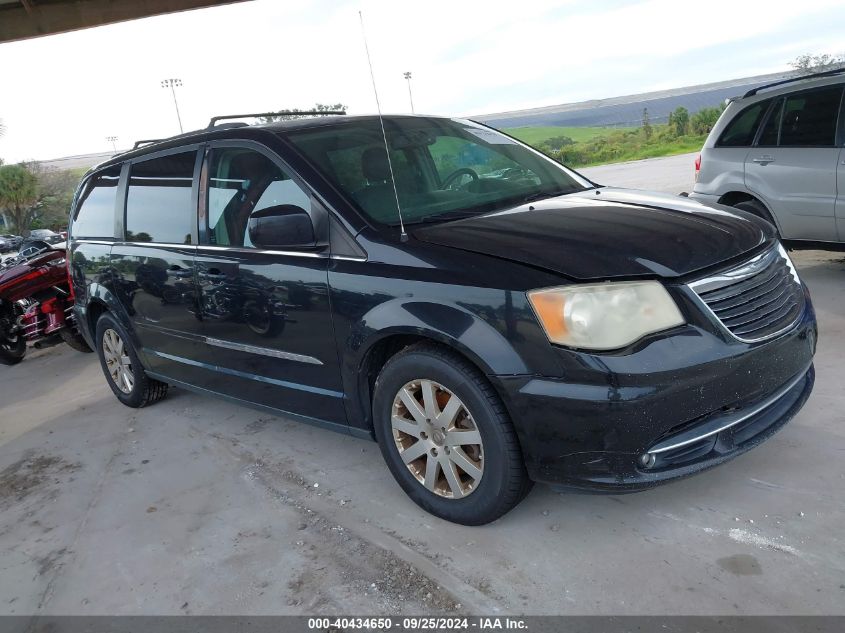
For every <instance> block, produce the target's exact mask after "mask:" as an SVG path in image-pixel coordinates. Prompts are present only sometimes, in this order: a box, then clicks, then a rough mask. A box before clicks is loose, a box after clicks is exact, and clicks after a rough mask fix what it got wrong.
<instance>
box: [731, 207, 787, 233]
mask: <svg viewBox="0 0 845 633" xmlns="http://www.w3.org/2000/svg"><path fill="white" fill-rule="evenodd" d="M733 206H734V208H735V209H739V210H740V211H745V212H746V213H750V214H751V215H756V216H757V217H758V218H762V219H763V220H765V221H766V222H768V223H769V224H771V225H772V226H773V227H775V232H776V233H777V236H778V239H780V231H779V230H778V225H777V224H775V220H774V218H773V217H772V214H771V213H769V210H768V209H767V208H766V207H765V206H764V205H763V203H762V202H759V201H757V200H743V201H742V202H737V203H736V204H735V205H733Z"/></svg>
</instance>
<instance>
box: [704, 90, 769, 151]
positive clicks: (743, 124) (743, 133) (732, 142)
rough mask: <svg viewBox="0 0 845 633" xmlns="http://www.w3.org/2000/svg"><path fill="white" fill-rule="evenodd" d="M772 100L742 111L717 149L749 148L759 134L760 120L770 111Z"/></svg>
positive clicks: (725, 132) (722, 137)
mask: <svg viewBox="0 0 845 633" xmlns="http://www.w3.org/2000/svg"><path fill="white" fill-rule="evenodd" d="M771 102H772V101H771V99H769V100H767V101H760V102H759V103H753V104H751V105H750V106H748V107H747V108H745V109H744V110H741V111H740V112H739V114H737V115H736V116H735V117H734V118H733V120H732V121H731V122H730V123H728V126H727V127H726V128H725V131H724V132H722V135H721V136H720V137H719V140H718V141H717V142H716V147H749V146H750V145H751V143H752V142H753V141H754V136H755V135H756V134H757V127H758V126H759V125H760V120H761V119H762V118H763V115H764V114H765V113H766V110H768V109H769V104H770V103H771Z"/></svg>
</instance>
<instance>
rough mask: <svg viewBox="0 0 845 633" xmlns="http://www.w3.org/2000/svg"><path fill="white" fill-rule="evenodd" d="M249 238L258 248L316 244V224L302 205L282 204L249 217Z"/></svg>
mask: <svg viewBox="0 0 845 633" xmlns="http://www.w3.org/2000/svg"><path fill="white" fill-rule="evenodd" d="M248 231H249V239H250V240H251V241H252V243H253V245H254V246H255V247H256V248H267V249H274V248H285V247H291V246H314V245H315V244H316V243H317V238H316V237H315V235H314V224H313V223H312V222H311V216H310V215H308V212H307V211H306V210H305V209H303V208H302V207H298V206H296V205H293V204H280V205H276V206H273V207H267V208H266V209H261V211H256V212H255V213H253V214H252V215H251V216H250V218H249V225H248Z"/></svg>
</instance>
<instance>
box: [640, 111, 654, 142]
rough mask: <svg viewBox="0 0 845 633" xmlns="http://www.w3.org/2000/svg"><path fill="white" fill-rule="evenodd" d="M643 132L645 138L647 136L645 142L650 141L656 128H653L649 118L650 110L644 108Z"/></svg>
mask: <svg viewBox="0 0 845 633" xmlns="http://www.w3.org/2000/svg"><path fill="white" fill-rule="evenodd" d="M642 130H643V136H645V140H647V141H648V140H650V139H651V135H652V134H653V133H654V128H652V127H651V119H650V118H649V116H648V108H643V123H642Z"/></svg>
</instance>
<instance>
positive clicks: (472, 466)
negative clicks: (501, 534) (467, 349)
mask: <svg viewBox="0 0 845 633" xmlns="http://www.w3.org/2000/svg"><path fill="white" fill-rule="evenodd" d="M373 416H374V424H375V432H376V437H377V438H378V442H379V446H380V448H381V452H382V455H383V456H384V459H385V461H386V462H387V465H388V467H389V468H390V471H391V473H392V474H393V476H394V478H395V479H396V481H397V482H398V483H399V485H400V486H401V487H402V489H403V490H404V491H405V492H406V493H407V494H408V496H409V497H411V499H412V500H413V501H414V502H416V503H417V504H418V505H419V506H420V507H422V508H423V509H425V510H427V511H428V512H431V513H432V514H434V515H437V516H439V517H441V518H443V519H446V520H448V521H453V522H455V523H462V524H464V525H481V524H484V523H489V522H490V521H494V520H495V519H497V518H499V517H500V516H502V515H503V514H505V513H506V512H508V511H509V510H510V509H511V508H513V507H514V506H515V505H516V504H517V503H519V502H520V501H521V500H522V499H523V498H524V497H525V495H526V494H528V491H529V490H530V489H531V485H532V483H531V481H530V480H529V479H528V474H527V473H526V471H525V465H524V463H523V460H522V453H521V451H520V448H519V443H518V441H517V438H516V433H515V432H514V430H513V426H512V425H511V422H510V419H509V418H508V415H507V412H506V411H505V408H504V406H503V405H502V403H501V401H500V400H499V398H498V396H497V395H496V393H495V391H494V390H493V387H492V386H491V385H490V383H489V382H488V381H487V379H486V378H485V377H484V375H483V374H481V372H479V371H478V370H477V369H476V368H475V367H474V366H473V365H471V364H470V363H469V362H468V361H467V360H466V359H464V358H463V357H461V356H458V355H457V354H454V353H452V352H451V351H449V350H447V349H444V348H442V347H440V346H437V345H432V344H421V345H415V346H412V347H409V348H408V349H406V350H404V351H403V352H400V353H399V354H397V355H396V356H394V357H393V358H391V359H390V360H389V361H388V362H387V364H386V365H385V366H384V368H383V369H382V371H381V373H380V374H379V377H378V379H377V381H376V385H375V396H374V398H373Z"/></svg>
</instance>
